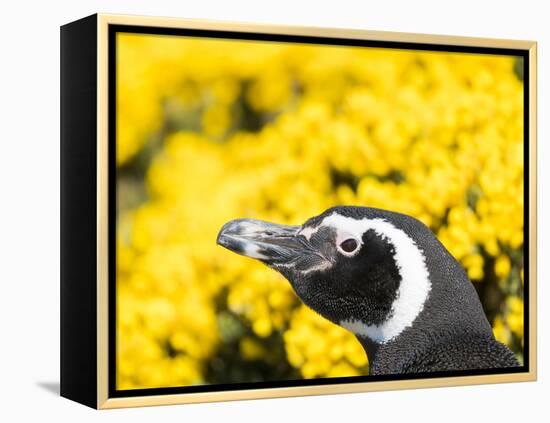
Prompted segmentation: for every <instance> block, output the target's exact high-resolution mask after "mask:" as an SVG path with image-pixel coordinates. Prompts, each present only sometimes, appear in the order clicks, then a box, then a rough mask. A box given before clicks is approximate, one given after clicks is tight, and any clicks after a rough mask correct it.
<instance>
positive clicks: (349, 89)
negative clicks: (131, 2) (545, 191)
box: [116, 34, 523, 389]
mask: <svg viewBox="0 0 550 423" xmlns="http://www.w3.org/2000/svg"><path fill="white" fill-rule="evenodd" d="M516 64H517V63H516V61H515V59H514V58H512V57H499V56H487V55H470V54H451V53H429V52H415V51H399V50H388V49H367V48H352V47H330V46H315V45H296V44H284V43H267V42H251V41H229V40H208V39H200V38H186V37H173V36H170V37H168V36H145V35H131V34H124V35H120V34H119V35H118V40H117V78H118V84H117V132H116V133H117V165H118V169H119V170H118V174H119V176H118V178H119V179H118V181H119V183H118V203H119V204H118V206H119V207H118V208H119V210H118V229H117V233H118V241H117V310H118V313H117V316H118V319H117V386H118V387H119V388H121V389H127V388H146V387H160V386H179V385H189V384H200V383H216V382H227V381H234V382H241V381H246V380H261V379H265V378H273V379H284V378H299V377H306V378H310V377H325V376H353V375H358V374H365V373H366V372H367V369H368V363H367V360H366V357H365V354H364V352H363V350H362V348H361V346H360V344H359V343H358V341H357V340H356V339H355V338H354V336H353V335H351V334H350V333H349V332H347V331H345V330H344V329H342V328H339V327H337V326H335V325H333V324H331V323H329V322H328V321H326V320H324V319H323V318H321V317H319V316H318V315H316V314H315V313H314V312H312V311H311V310H309V309H307V308H306V307H305V306H303V305H301V304H300V302H299V301H298V300H297V298H296V297H295V295H294V293H293V292H292V290H291V288H290V285H289V284H288V282H287V281H286V280H284V279H283V278H282V277H281V276H280V275H278V274H277V273H275V272H273V271H272V270H269V269H267V268H265V267H264V266H262V265H261V264H259V263H257V262H255V261H253V260H248V259H246V258H243V257H240V256H237V255H235V254H232V253H230V252H228V251H226V250H224V249H222V248H220V247H218V246H216V242H215V241H216V235H217V232H218V230H219V228H220V227H221V226H222V225H223V223H225V222H226V221H228V220H230V219H233V218H236V217H254V218H260V219H266V220H273V221H277V222H281V223H290V224H299V223H302V222H303V221H305V220H306V219H307V218H309V217H311V216H314V215H316V214H319V213H320V212H322V211H323V210H325V209H326V208H328V207H330V206H333V205H337V204H353V205H366V206H371V207H380V208H384V209H390V210H394V211H399V212H403V213H407V214H409V215H412V216H415V217H417V218H418V219H420V220H422V221H423V222H424V223H426V224H427V225H428V226H430V227H431V228H432V229H433V230H434V231H435V232H436V234H437V235H438V237H439V239H440V240H441V241H442V242H443V243H444V244H445V246H446V247H447V248H448V249H449V250H450V251H451V253H452V254H453V255H454V256H455V257H456V258H457V259H458V260H459V261H460V262H461V263H462V265H463V266H464V267H465V269H466V270H467V272H468V275H469V277H470V278H471V279H472V280H473V281H474V282H479V285H478V287H480V290H481V293H482V299H483V301H484V305H485V306H486V309H489V311H488V313H489V315H490V316H489V317H490V319H491V321H492V323H493V326H494V331H495V335H496V337H497V338H498V339H499V340H500V341H502V342H504V343H506V344H508V345H509V346H511V347H512V348H513V350H514V351H516V353H517V354H518V356H519V357H520V359H521V354H522V345H523V84H522V81H521V80H520V79H519V78H518V77H517V76H516V73H515V72H514V66H515V65H516ZM262 363H264V364H265V366H264V365H263V364H262ZM262 366H263V367H262ZM257 369H264V370H262V371H260V370H257ZM224 378H226V379H224Z"/></svg>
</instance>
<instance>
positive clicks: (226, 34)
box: [107, 24, 532, 398]
mask: <svg viewBox="0 0 550 423" xmlns="http://www.w3.org/2000/svg"><path fill="white" fill-rule="evenodd" d="M118 33H133V34H144V35H171V36H184V37H200V38H214V39H232V40H243V41H245V40H249V41H267V42H282V43H301V44H323V45H334V46H347V47H367V48H383V49H398V50H422V51H434V52H452V53H470V54H488V55H506V56H516V57H521V58H522V59H523V105H524V114H523V142H524V159H523V166H524V167H523V174H524V194H523V195H524V214H523V218H524V225H523V231H524V241H523V248H524V263H527V266H524V281H526V282H525V283H524V316H523V318H524V350H523V356H524V364H523V366H520V367H514V368H505V369H482V370H467V371H448V372H431V373H418V374H407V375H383V376H353V377H338V378H315V379H300V380H279V381H266V382H247V383H232V384H211V385H193V386H179V387H165V388H143V389H117V388H116V174H117V170H116V114H117V111H116V83H117V81H116V57H117V53H116V47H117V46H116V35H117V34H118ZM531 65H532V64H531V63H530V57H529V50H527V49H512V48H497V47H473V46H461V45H442V44H430V43H414V42H401V41H376V40H361V39H345V38H335V37H321V36H305V35H287V34H266V33H255V32H239V31H225V30H207V29H189V28H165V27H153V26H141V25H121V24H109V25H108V244H109V248H108V251H109V257H108V283H107V284H108V298H109V299H108V332H109V333H108V345H109V347H108V397H109V398H124V397H138V396H150V395H171V394H186V393H200V392H220V391H237V390H252V389H259V388H265V389H270V388H289V387H301V386H314V385H317V386H318V385H326V386H330V385H336V384H342V383H353V384H355V383H364V382H381V381H399V380H414V379H418V380H422V379H434V378H459V377H466V376H481V375H496V374H510V373H528V372H529V369H530V363H529V357H530V351H529V347H530V345H529V344H530V339H529V335H530V331H529V324H530V322H529V308H530V304H529V278H530V269H529V263H530V260H529V254H530V251H529V242H530V237H529V232H530V221H529V213H530V204H529V191H530V190H529V187H530V178H529V169H530V167H529V165H530V160H529V154H530V149H529V143H530V130H529V129H530V128H529V117H530V113H531V110H530V107H529V105H530V67H531Z"/></svg>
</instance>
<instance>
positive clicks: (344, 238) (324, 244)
mask: <svg viewBox="0 0 550 423" xmlns="http://www.w3.org/2000/svg"><path fill="white" fill-rule="evenodd" d="M426 238H433V239H435V237H434V235H433V234H432V232H431V231H430V230H429V229H428V228H427V227H426V226H425V225H424V224H422V223H421V222H419V221H418V220H416V219H414V218H412V217H409V216H406V215H403V214H399V213H394V212H390V211H385V210H380V209H374V208H368V207H350V206H345V207H344V206H340V207H334V208H331V209H328V210H327V211H325V212H324V213H322V214H320V215H319V216H316V217H313V218H311V219H309V220H307V221H306V222H305V223H304V224H303V225H300V226H286V225H279V224H275V223H269V222H264V221H260V220H252V219H237V220H232V221H230V222H228V223H226V224H225V225H224V226H223V228H222V229H221V231H220V233H219V235H218V239H217V242H218V244H220V245H221V246H223V247H225V248H227V249H229V250H231V251H233V252H236V253H238V254H241V255H244V256H248V257H251V258H254V259H257V260H260V261H261V262H263V263H265V264H266V265H267V266H269V267H271V268H273V269H274V270H276V271H278V272H280V273H281V274H282V275H283V276H284V277H285V278H286V279H288V281H289V282H290V283H291V285H292V287H293V289H294V291H295V292H296V294H297V295H298V297H299V298H300V299H301V300H302V301H303V302H304V303H305V304H306V305H307V306H309V307H310V308H311V309H313V310H314V311H316V312H317V313H319V314H320V315H322V316H323V317H325V318H327V319H328V320H330V321H332V322H333V323H336V324H338V325H340V326H342V327H344V328H346V329H348V330H351V331H352V332H353V333H355V334H356V335H358V336H360V337H367V338H369V339H370V340H371V341H373V342H375V343H385V342H388V341H390V340H391V339H393V338H395V337H396V336H398V335H399V334H400V333H401V332H402V331H403V330H404V329H406V328H407V327H409V326H411V325H412V323H413V321H414V320H415V319H416V317H417V316H418V315H419V314H420V312H421V311H422V309H423V307H424V304H425V302H426V300H427V298H428V295H429V293H430V290H431V281H430V275H429V272H428V269H427V266H426V260H425V253H424V251H423V249H422V248H421V247H419V245H418V243H417V240H418V239H426ZM441 248H443V247H442V246H441Z"/></svg>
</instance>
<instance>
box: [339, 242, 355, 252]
mask: <svg viewBox="0 0 550 423" xmlns="http://www.w3.org/2000/svg"><path fill="white" fill-rule="evenodd" d="M358 246H359V243H358V242H357V240H356V239H353V238H349V239H346V240H345V241H342V242H341V243H340V248H341V249H342V251H344V252H345V253H353V252H354V251H355V250H357V247H358Z"/></svg>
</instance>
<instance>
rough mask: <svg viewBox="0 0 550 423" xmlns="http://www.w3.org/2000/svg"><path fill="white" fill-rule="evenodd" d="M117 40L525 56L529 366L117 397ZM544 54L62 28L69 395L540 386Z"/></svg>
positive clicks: (132, 24)
mask: <svg viewBox="0 0 550 423" xmlns="http://www.w3.org/2000/svg"><path fill="white" fill-rule="evenodd" d="M120 34H142V35H155V36H163V37H176V38H177V37H183V38H185V37H187V38H194V39H197V38H198V39H206V40H220V39H222V40H225V39H230V40H234V41H246V42H267V43H275V44H277V43H283V44H284V43H287V44H297V43H298V44H306V45H323V46H333V47H334V48H338V46H339V47H355V48H358V49H362V48H370V49H382V50H383V49H387V50H392V49H393V50H399V51H425V52H445V53H465V54H466V53H467V54H480V55H489V56H491V55H493V56H514V57H519V58H522V60H523V62H522V63H523V67H522V68H521V71H522V77H523V93H522V94H523V121H522V125H523V151H522V154H523V157H524V160H523V166H524V168H523V181H522V182H523V185H524V187H525V188H524V198H523V207H524V212H523V228H524V229H523V243H522V246H521V251H522V254H523V255H522V258H521V262H522V263H523V264H522V266H523V267H522V270H521V271H522V272H523V273H522V275H523V276H522V277H523V279H522V280H523V281H524V282H523V285H522V286H523V288H522V295H523V301H524V302H525V307H524V309H523V320H522V331H523V333H524V335H523V338H522V339H524V343H523V344H522V345H523V347H522V348H523V364H522V365H521V366H519V367H517V368H513V369H479V370H471V369H470V370H467V371H460V370H458V371H447V372H434V373H426V374H410V375H409V374H407V375H404V374H401V375H378V376H353V377H324V378H319V377H314V378H313V379H300V380H292V379H288V380H287V379H285V380H266V381H256V382H243V383H239V382H233V383H218V384H211V383H202V384H196V385H189V386H178V385H175V386H162V387H160V386H159V387H142V388H139V387H137V388H136V387H134V388H132V389H118V388H117V384H116V376H117V357H118V356H117V355H116V348H117V321H116V318H115V316H116V313H117V310H119V312H120V307H121V306H120V305H119V304H117V291H116V286H117V285H116V280H117V268H116V259H117V255H116V250H117V208H116V205H117V201H118V199H117V176H116V175H117V163H116V155H117V144H116V139H117V136H118V135H117V126H116V124H117V119H118V116H117V104H118V103H117V100H119V99H117V87H118V86H117V78H116V76H117V72H119V71H120V69H117V35H120ZM536 48H537V46H536V42H534V41H516V40H499V39H488V38H470V37H458V36H442V35H427V34H407V33H399V32H380V31H367V30H357V29H332V28H310V27H289V26H274V25H257V24H243V23H228V22H210V21H200V20H187V19H177V18H155V17H140V16H122V15H110V14H95V15H92V16H89V17H86V18H83V19H81V20H78V21H75V22H72V23H69V24H67V25H64V26H62V27H61V324H60V326H61V395H62V396H63V397H66V398H68V399H71V400H74V401H77V402H79V403H82V404H84V405H87V406H89V407H92V408H97V409H108V408H120V407H134V406H146V405H168V404H184V403H195V402H211V401H228V400H241V399H252V398H276V397H287V396H303V395H319V394H336V393H351V392H369V391H381V390H396V389H413V388H430V387H442V386H460V385H474V384H489V383H502V382H521V381H534V380H536V375H537V355H536V352H537V344H536V339H537V334H536V323H537V319H536V305H537V294H536V285H537V282H536V248H537V243H536V227H537V213H536V211H537V203H536V196H537V191H536V187H537V185H536V178H537V172H536V165H537V153H536V108H537V103H536V95H537V91H536V80H537V72H536V67H537V65H536V60H537V58H536V54H537V53H536ZM319 212H322V210H319ZM239 217H242V216H235V218H239ZM296 223H298V222H296ZM213 242H214V240H213ZM243 260H244V259H243ZM522 306H523V303H522ZM523 327H524V328H525V329H523Z"/></svg>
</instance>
